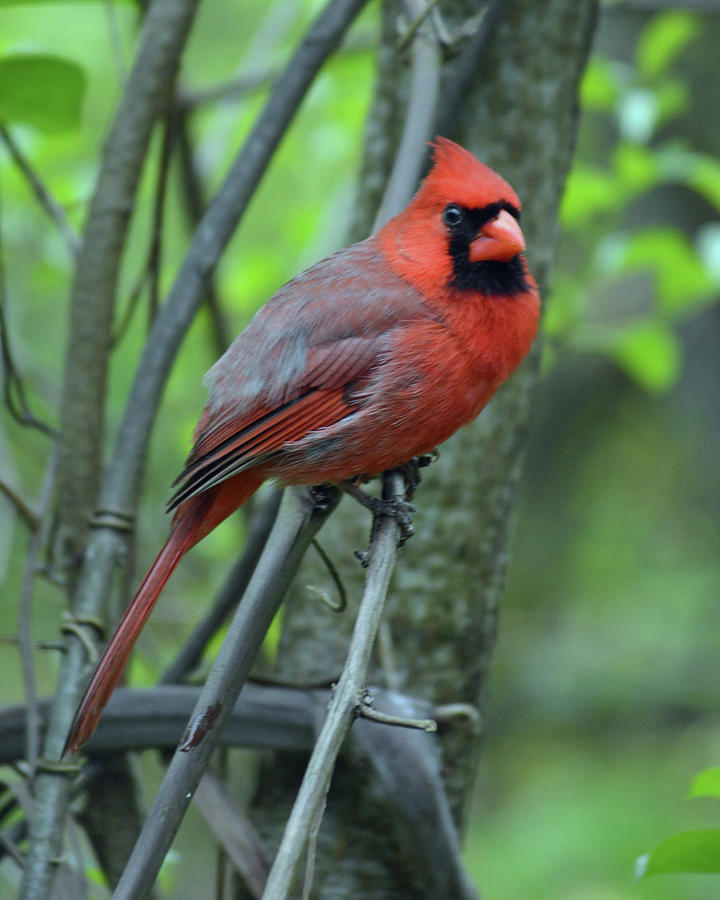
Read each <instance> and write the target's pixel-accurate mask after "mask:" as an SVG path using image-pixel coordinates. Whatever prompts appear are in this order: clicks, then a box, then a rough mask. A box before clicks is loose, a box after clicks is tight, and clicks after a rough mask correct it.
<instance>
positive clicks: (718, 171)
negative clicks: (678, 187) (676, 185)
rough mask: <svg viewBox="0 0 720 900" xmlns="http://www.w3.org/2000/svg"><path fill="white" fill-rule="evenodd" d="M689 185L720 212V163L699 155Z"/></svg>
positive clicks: (710, 157)
mask: <svg viewBox="0 0 720 900" xmlns="http://www.w3.org/2000/svg"><path fill="white" fill-rule="evenodd" d="M688 183H689V185H690V186H691V187H692V188H694V189H695V190H696V191H697V192H698V193H699V194H702V195H703V196H704V197H705V199H706V200H708V201H709V202H710V203H712V204H713V206H714V207H715V208H716V209H719V210H720V162H719V161H718V160H717V159H715V158H714V157H712V156H702V155H700V154H698V155H697V156H696V157H695V159H694V165H693V166H692V167H691V169H690V173H689V179H688Z"/></svg>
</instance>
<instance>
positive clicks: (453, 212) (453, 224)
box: [442, 203, 464, 228]
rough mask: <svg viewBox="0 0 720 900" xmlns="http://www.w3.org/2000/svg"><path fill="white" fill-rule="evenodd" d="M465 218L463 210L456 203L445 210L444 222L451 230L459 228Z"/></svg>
mask: <svg viewBox="0 0 720 900" xmlns="http://www.w3.org/2000/svg"><path fill="white" fill-rule="evenodd" d="M463 218H464V213H463V210H462V209H461V207H459V206H457V205H456V204H455V203H451V204H450V206H446V207H445V209H444V210H443V214H442V220H443V222H444V223H445V224H446V225H447V226H449V227H450V228H457V226H458V225H459V224H460V223H461V222H462V220H463Z"/></svg>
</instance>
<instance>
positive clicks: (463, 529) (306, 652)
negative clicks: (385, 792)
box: [258, 0, 596, 898]
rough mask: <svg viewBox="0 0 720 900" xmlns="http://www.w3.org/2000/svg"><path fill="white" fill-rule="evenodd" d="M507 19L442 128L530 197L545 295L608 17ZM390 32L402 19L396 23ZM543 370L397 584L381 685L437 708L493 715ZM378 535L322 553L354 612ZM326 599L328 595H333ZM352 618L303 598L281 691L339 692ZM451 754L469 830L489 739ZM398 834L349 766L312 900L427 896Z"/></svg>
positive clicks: (420, 525)
mask: <svg viewBox="0 0 720 900" xmlns="http://www.w3.org/2000/svg"><path fill="white" fill-rule="evenodd" d="M468 6H469V5H468ZM499 7H500V8H499V10H498V9H497V8H495V10H494V12H495V14H496V15H497V20H496V22H495V25H494V28H493V29H492V32H491V33H490V34H489V35H486V36H485V37H484V38H483V39H482V40H481V41H478V42H477V43H476V45H473V44H472V42H470V43H469V46H468V49H466V51H465V55H464V56H463V54H462V53H461V54H460V56H459V57H458V58H455V59H454V60H453V61H451V62H450V63H448V65H447V66H446V69H445V93H444V95H443V97H444V102H441V109H442V110H443V117H442V121H443V126H442V127H443V133H445V134H447V136H449V137H451V138H455V139H457V140H459V141H460V142H461V143H464V144H465V145H466V146H468V147H470V148H471V149H472V150H473V151H474V152H475V153H476V154H477V155H478V156H479V157H480V158H481V159H484V160H486V161H487V162H488V163H489V164H490V165H492V166H494V167H496V168H497V169H499V170H500V171H501V172H502V173H503V174H504V175H505V176H506V177H507V178H508V180H509V181H510V182H511V183H512V184H513V185H514V186H515V188H516V189H517V191H518V194H519V195H520V197H521V198H522V199H524V209H523V230H524V232H525V235H526V238H527V242H528V247H529V252H528V257H529V262H530V266H531V268H532V270H533V272H534V273H535V275H536V277H537V279H538V281H539V283H540V287H541V291H542V292H543V294H544V295H545V296H547V293H548V277H549V269H550V263H551V259H552V253H553V246H554V239H555V222H556V218H557V207H558V202H559V199H560V195H561V191H562V187H563V183H564V179H565V176H566V173H567V170H568V168H569V165H570V161H571V158H572V152H573V148H574V142H575V133H576V125H577V99H576V98H577V86H578V81H579V77H580V74H581V72H582V70H583V67H584V64H585V61H586V58H587V54H588V51H589V45H590V41H591V36H592V33H593V29H594V23H595V16H596V3H595V0H542V2H537V3H533V4H527V3H524V2H521V0H515V2H511V3H506V4H499ZM465 8H466V9H468V7H465ZM474 11H475V7H473V8H472V9H471V10H468V12H474ZM462 13H463V9H462V8H461V7H460V6H458V5H455V6H454V7H453V8H452V10H447V19H448V21H449V22H450V23H451V24H452V23H455V22H457V21H460V20H461V19H462ZM392 21H393V7H392V6H391V7H389V8H388V11H387V12H386V23H387V22H392ZM389 32H390V29H389V28H388V27H387V24H386V29H385V35H384V41H385V42H388V41H392V36H391V34H390V33H389ZM388 53H389V51H388V47H387V46H386V47H385V48H384V50H383V51H381V57H380V58H381V66H380V79H381V83H380V85H379V87H378V89H377V93H376V103H375V107H374V111H373V119H372V120H371V124H370V126H369V129H368V150H367V153H366V163H365V169H364V177H365V178H366V179H367V180H368V183H369V184H370V186H371V187H370V190H371V191H373V192H374V193H375V192H376V184H377V183H382V179H383V176H385V175H386V172H387V162H386V161H387V158H388V152H387V147H386V146H385V144H384V140H383V134H382V125H380V127H378V125H377V122H380V123H382V122H387V121H388V118H389V117H390V118H392V115H393V114H394V113H393V111H396V110H397V108H398V103H399V102H400V101H398V100H397V97H400V98H402V96H403V91H404V90H405V88H404V86H403V84H402V80H401V81H400V83H398V81H397V78H396V79H395V83H394V84H388V83H386V82H385V81H384V80H385V79H387V78H388V77H389V76H390V77H392V74H393V73H394V72H395V69H394V66H393V65H392V62H391V60H390V59H388V56H387V54H388ZM473 54H474V56H473ZM394 92H395V93H394ZM387 140H388V141H391V140H392V137H389V138H388V139H387ZM355 236H357V232H356V234H355ZM537 361H538V353H537V351H536V352H535V353H534V355H533V357H532V358H531V359H530V360H529V362H528V364H526V365H525V366H523V367H522V369H521V371H520V372H519V373H518V374H517V375H516V376H514V377H513V379H511V381H510V382H509V383H508V384H507V385H506V386H505V387H504V388H503V389H502V390H501V392H500V394H499V395H498V397H497V398H496V399H495V400H494V401H493V403H492V404H491V406H490V408H488V409H487V410H485V412H484V413H483V414H482V416H481V417H480V419H479V420H478V421H477V422H475V423H474V424H473V425H472V426H469V427H468V428H465V429H463V430H462V431H461V432H460V433H458V434H457V435H456V436H455V437H454V438H453V439H452V440H451V441H449V442H448V443H447V444H445V445H444V446H443V448H442V450H441V455H440V459H439V461H438V462H437V463H436V464H435V465H434V466H432V467H431V469H430V470H428V473H427V475H426V476H425V479H424V482H423V484H422V485H421V487H420V489H419V491H418V493H417V495H416V505H417V507H418V512H417V515H416V523H415V524H416V534H415V537H413V539H412V540H411V541H410V542H409V543H408V545H407V547H406V549H405V551H404V552H403V554H402V555H401V557H400V560H399V563H398V567H397V570H396V575H395V582H394V589H393V590H392V592H391V599H390V610H389V615H388V625H389V628H388V630H389V634H390V641H389V642H387V641H386V642H385V646H386V649H387V647H388V646H390V647H391V653H390V654H389V656H388V655H387V654H386V655H385V658H384V660H383V662H384V663H385V666H384V670H383V667H382V666H380V665H378V667H377V669H376V673H375V674H376V678H377V679H378V681H389V682H390V683H391V686H393V687H397V688H399V689H401V690H403V691H404V692H406V693H410V694H413V695H415V696H419V697H423V698H425V699H429V700H431V701H432V702H435V703H449V702H456V701H465V702H470V703H473V704H475V705H481V703H482V695H483V690H484V686H485V681H486V678H487V673H488V668H489V665H490V659H491V654H492V649H493V646H494V642H495V633H496V620H497V609H498V603H499V600H500V596H501V593H502V588H503V583H504V576H505V569H506V566H507V560H508V547H509V541H510V533H511V523H512V514H513V507H514V502H515V495H516V488H517V483H518V479H519V474H520V469H521V463H522V450H523V446H524V442H525V433H526V430H527V419H528V411H529V401H530V395H531V392H532V387H533V384H534V382H535V381H536V379H537ZM347 504H348V500H345V501H344V505H345V506H346V507H347ZM341 512H342V511H341ZM366 527H367V525H366V523H365V522H363V521H362V516H361V515H360V514H359V513H358V511H357V510H356V509H355V508H351V509H346V510H345V515H344V517H343V516H336V517H335V518H334V520H333V522H332V523H331V525H330V526H329V527H328V529H327V533H326V535H325V536H324V539H323V543H324V545H326V549H327V550H329V551H330V554H331V556H332V558H333V560H334V561H335V562H336V564H337V565H338V566H339V567H340V568H341V571H342V576H343V579H344V581H345V583H346V585H347V587H348V590H349V592H350V595H351V598H352V596H357V594H358V591H357V585H358V583H359V581H360V578H361V576H360V574H359V573H358V572H357V571H356V568H355V566H354V564H353V562H352V561H351V560H350V557H351V551H352V549H353V548H356V547H362V546H364V544H365V542H366V540H367V534H366V532H365V529H366ZM299 581H300V582H301V583H303V584H307V583H308V582H310V583H314V584H322V585H323V587H326V581H327V577H326V575H324V573H323V572H322V570H321V569H319V568H318V567H317V566H314V565H313V566H310V564H308V568H307V570H306V573H305V575H304V577H302V578H301V579H299ZM327 590H328V591H329V592H332V588H331V587H327ZM353 613H354V610H353V604H352V602H351V603H350V604H349V607H348V609H347V610H346V612H345V613H344V614H342V615H337V614H334V613H332V612H330V611H329V610H327V609H326V608H324V607H323V606H322V605H321V604H319V603H318V602H317V601H316V600H312V599H310V598H309V597H308V596H307V595H304V594H303V593H302V592H301V591H297V592H296V593H295V595H294V596H293V598H292V602H291V603H289V604H288V608H287V613H286V620H285V628H284V634H283V638H282V643H281V648H280V653H279V658H280V665H279V668H280V670H281V673H282V675H283V677H286V678H293V679H297V680H299V681H303V680H307V681H316V680H323V679H327V680H332V679H334V678H336V677H337V674H338V671H339V669H340V666H341V664H342V659H343V656H344V646H345V641H346V635H347V631H348V629H349V626H350V623H351V621H352V617H353ZM389 659H391V664H390V672H388V665H387V663H388V660H389ZM439 742H440V745H441V748H442V754H443V763H444V766H443V768H444V771H445V772H446V773H447V788H448V791H449V793H450V797H451V801H452V803H453V807H454V809H455V813H456V818H457V820H458V822H459V823H461V824H462V822H463V819H464V811H465V807H466V803H467V799H468V796H469V789H470V787H471V785H472V781H473V777H474V772H475V769H476V765H477V756H478V753H479V747H480V736H479V735H478V734H477V733H476V732H475V731H474V730H473V728H472V727H471V726H470V725H469V724H468V723H467V722H465V721H463V720H460V721H459V722H458V723H457V724H455V725H453V726H451V727H449V728H448V729H446V730H445V731H444V733H443V734H442V736H441V738H440V741H439ZM298 768H299V765H298V761H297V760H296V759H295V760H294V761H293V760H290V761H288V760H287V759H281V760H278V759H273V760H272V762H270V763H269V764H268V765H267V766H266V768H265V773H264V777H263V779H262V781H261V784H260V788H259V791H258V797H260V798H262V804H261V806H262V809H261V810H258V813H259V815H260V816H261V818H262V820H263V827H264V829H265V831H266V834H267V835H268V838H269V840H270V841H271V842H272V841H273V840H275V839H276V837H277V835H278V833H279V831H280V829H281V827H282V822H283V820H284V818H285V816H286V814H287V808H288V804H289V802H290V800H291V798H292V796H293V793H294V789H295V785H296V779H297V770H298ZM259 805H260V804H259ZM391 821H392V813H391V811H390V810H389V809H388V808H387V807H386V806H385V803H384V800H383V798H381V797H380V798H379V797H378V796H377V795H376V794H374V793H373V787H372V779H371V778H369V777H368V774H367V772H366V771H365V769H364V768H363V767H362V766H353V765H352V764H347V763H346V764H344V765H343V766H341V767H340V768H339V770H338V771H337V772H336V776H335V778H334V781H333V785H332V788H331V792H330V797H329V803H328V809H327V813H326V817H325V821H324V824H323V827H322V829H321V832H320V838H319V857H318V864H317V870H316V876H315V888H314V892H313V896H317V897H333V898H341V897H353V898H362V897H373V898H377V897H404V898H407V897H411V896H427V894H426V893H424V887H423V885H422V884H417V883H416V880H414V877H413V872H414V871H415V868H416V867H415V866H414V864H413V859H412V856H411V855H410V856H409V855H408V853H407V850H406V849H403V848H402V847H401V846H400V845H399V844H398V843H397V842H396V841H395V840H394V839H393V830H392V827H391V825H390V823H391ZM417 850H418V851H419V852H423V851H422V848H417Z"/></svg>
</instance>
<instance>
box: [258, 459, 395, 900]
mask: <svg viewBox="0 0 720 900" xmlns="http://www.w3.org/2000/svg"><path fill="white" fill-rule="evenodd" d="M403 495H404V485H403V478H402V475H401V474H400V472H398V471H394V470H393V471H390V472H386V473H385V474H384V476H383V499H384V500H387V501H389V502H393V501H397V500H399V499H402V497H403ZM399 537H400V528H399V526H398V523H397V520H396V519H394V518H392V517H390V516H388V515H380V516H379V517H378V518H377V519H376V520H375V521H374V522H373V539H372V541H371V544H370V555H369V563H368V568H367V577H366V583H365V594H364V596H363V599H362V602H361V604H360V609H359V610H358V614H357V618H356V620H355V627H354V630H353V636H352V639H351V642H350V647H349V649H348V655H347V659H346V661H345V666H344V668H343V673H342V675H341V676H340V681H339V682H338V684H337V687H336V688H335V691H334V693H333V697H332V700H331V701H330V707H329V710H328V714H327V718H326V719H325V722H324V724H323V727H322V730H321V731H320V734H319V736H318V739H317V741H316V743H315V747H314V749H313V752H312V755H311V757H310V761H309V763H308V765H307V769H306V770H305V777H304V778H303V781H302V784H301V786H300V791H299V793H298V796H297V798H296V800H295V804H294V806H293V809H292V812H291V814H290V818H289V819H288V822H287V825H286V827H285V833H284V835H283V838H282V841H281V843H280V847H279V848H278V851H277V854H276V856H275V861H274V862H273V866H272V869H271V870H270V875H269V876H268V881H267V885H266V886H265V893H264V894H263V898H264V900H285V898H286V897H288V896H290V890H291V888H292V885H293V880H294V876H295V871H296V869H297V865H298V862H299V861H300V857H301V855H302V852H303V849H304V848H305V845H306V843H307V841H308V837H309V835H310V832H311V829H312V828H313V823H314V822H315V820H316V818H317V817H318V815H319V814H321V810H322V806H323V803H324V800H325V795H326V793H327V791H328V788H329V786H330V779H331V778H332V772H333V768H334V765H335V760H336V759H337V756H338V753H339V752H340V747H341V746H342V743H343V741H344V740H345V737H346V735H347V733H348V731H349V730H350V726H351V725H352V723H353V719H354V717H355V715H356V713H357V710H358V707H359V706H360V703H361V695H362V692H363V689H364V687H365V680H366V677H367V670H368V665H369V663H370V654H371V653H372V648H373V645H374V643H375V636H376V634H377V630H378V628H379V626H380V619H381V618H382V614H383V609H384V606H385V598H386V597H387V592H388V588H389V586H390V578H391V576H392V572H393V568H394V566H395V560H396V559H397V547H398V540H399Z"/></svg>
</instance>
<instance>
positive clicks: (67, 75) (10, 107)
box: [0, 53, 86, 132]
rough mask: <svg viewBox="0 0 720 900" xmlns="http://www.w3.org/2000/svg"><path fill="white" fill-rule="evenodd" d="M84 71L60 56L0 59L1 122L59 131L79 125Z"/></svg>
mask: <svg viewBox="0 0 720 900" xmlns="http://www.w3.org/2000/svg"><path fill="white" fill-rule="evenodd" d="M85 89H86V78H85V72H84V70H83V69H82V68H81V67H80V66H78V65H77V64H76V63H74V62H70V61H69V60H67V59H62V58H61V57H59V56H45V55H40V54H30V53H28V54H23V55H18V56H6V57H4V58H1V59H0V121H3V122H6V123H9V122H23V123H25V124H26V125H33V126H34V127H35V128H38V129H39V130H40V131H46V132H57V131H65V130H66V129H69V128H77V127H78V125H79V124H80V117H81V112H82V104H83V99H84V97H85Z"/></svg>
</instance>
